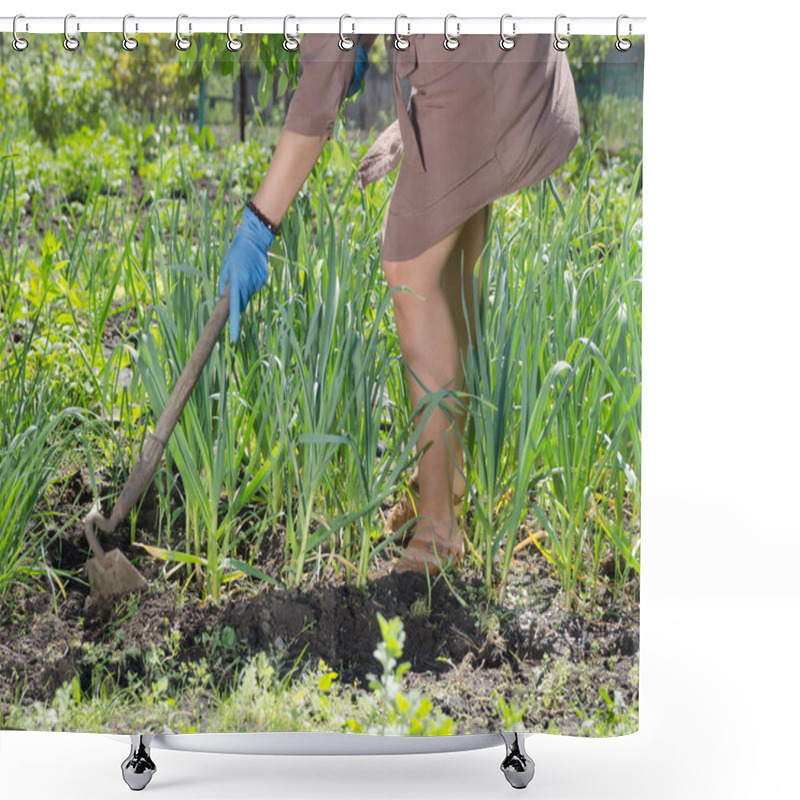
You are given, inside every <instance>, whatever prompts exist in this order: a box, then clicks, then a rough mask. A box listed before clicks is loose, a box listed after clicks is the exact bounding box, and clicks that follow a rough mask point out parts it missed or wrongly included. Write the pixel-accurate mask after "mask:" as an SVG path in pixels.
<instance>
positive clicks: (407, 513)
mask: <svg viewBox="0 0 800 800" xmlns="http://www.w3.org/2000/svg"><path fill="white" fill-rule="evenodd" d="M418 498H419V483H418V482H417V473H416V472H415V473H414V474H413V475H412V476H411V480H409V482H408V488H406V489H403V491H402V492H401V493H400V497H399V499H398V501H397V502H396V503H395V504H394V505H393V506H392V507H391V508H390V509H389V515H388V517H387V519H386V535H387V536H392V535H394V534H395V533H397V531H399V530H400V529H401V528H402V527H403V526H404V525H405V524H406V523H407V522H408V521H409V520H411V519H414V517H416V516H417V500H418ZM453 506H454V507H455V512H456V519H460V518H461V511H462V509H463V506H464V495H463V494H462V495H461V496H459V495H457V494H453ZM410 536H411V529H410V528H409V529H407V530H406V531H405V533H404V534H403V536H402V538H400V539H398V544H403V545H404V544H405V543H406V542H407V541H408V540H409V538H410Z"/></svg>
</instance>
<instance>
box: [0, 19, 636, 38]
mask: <svg viewBox="0 0 800 800" xmlns="http://www.w3.org/2000/svg"><path fill="white" fill-rule="evenodd" d="M504 16H505V19H504V20H503V31H504V32H505V34H506V35H507V36H516V35H521V34H526V33H549V34H552V33H553V31H554V27H555V26H554V22H555V18H554V17H514V16H512V15H509V14H506V15H504ZM66 17H67V15H65V16H64V17H28V16H20V17H19V19H18V20H17V33H18V34H20V35H22V34H27V33H33V34H36V33H61V34H63V33H64V28H65V24H66V25H67V28H68V31H69V33H70V34H71V35H75V34H77V33H121V32H122V16H117V17H84V16H80V15H77V14H76V15H69V19H66ZM285 20H286V21H285ZM645 20H646V18H645V17H627V16H623V17H622V18H621V19H620V22H619V24H620V28H619V30H620V34H621V35H622V36H639V35H642V34H643V33H644V32H645ZM177 22H178V20H177V18H176V17H137V16H135V15H133V16H130V17H129V18H128V21H127V23H126V30H127V32H128V35H129V36H132V35H133V34H134V33H173V34H174V33H175V32H176V29H177ZM13 23H14V17H0V32H8V33H11V31H12V30H13ZM341 24H342V33H344V34H346V35H352V34H357V33H378V34H381V33H384V34H394V33H395V26H397V32H398V33H399V34H400V35H401V36H408V35H413V34H417V33H419V34H421V33H426V34H442V36H444V32H445V18H444V17H411V16H405V15H400V17H399V18H395V17H355V16H350V15H346V16H345V19H344V21H343V23H341ZM284 26H285V30H286V32H287V33H288V34H289V35H297V34H302V33H339V31H340V21H339V18H338V17H296V16H290V17H288V18H285V17H250V16H242V17H234V19H233V20H232V22H231V31H232V33H234V34H236V35H241V34H245V33H277V34H283V33H284ZM227 30H228V17H200V16H192V15H191V14H187V15H181V18H180V33H181V35H182V36H186V35H189V34H192V33H222V34H224V33H226V32H227ZM447 30H448V32H449V34H450V35H451V36H459V35H463V34H476V33H484V34H486V33H496V34H498V36H499V34H500V17H499V16H497V17H458V16H457V15H449V19H448V22H447ZM558 30H559V33H560V34H561V35H568V34H575V35H581V34H593V35H600V36H602V35H607V36H613V35H615V34H616V33H617V17H570V16H569V15H563V14H562V15H559V21H558Z"/></svg>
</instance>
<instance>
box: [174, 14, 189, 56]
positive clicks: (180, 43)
mask: <svg viewBox="0 0 800 800" xmlns="http://www.w3.org/2000/svg"><path fill="white" fill-rule="evenodd" d="M188 16H189V15H188V14H178V18H177V19H176V20H175V47H177V48H178V50H180V51H181V52H183V51H186V50H188V49H189V48H190V47H191V46H192V40H191V39H187V38H186V37H185V36H183V35H182V34H181V20H182V19H187V18H188ZM191 32H192V23H191V22H190V23H189V33H191Z"/></svg>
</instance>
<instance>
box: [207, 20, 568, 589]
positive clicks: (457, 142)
mask: <svg viewBox="0 0 800 800" xmlns="http://www.w3.org/2000/svg"><path fill="white" fill-rule="evenodd" d="M386 38H387V40H390V39H391V37H386ZM375 39H376V36H375V35H371V36H362V37H360V39H359V45H361V46H360V47H359V48H358V49H357V48H355V47H354V48H352V49H350V50H342V49H341V48H340V47H339V36H338V35H329V34H306V35H305V36H304V37H303V38H302V39H301V43H300V63H301V66H302V73H301V76H300V78H299V80H298V85H297V90H296V92H295V95H294V97H293V98H292V102H291V104H290V106H289V110H288V112H287V116H286V121H285V124H284V129H283V132H282V134H281V138H280V140H279V142H278V146H277V148H276V150H275V154H274V156H273V158H272V161H271V163H270V167H269V170H268V172H267V174H266V176H265V177H264V180H263V182H262V184H261V186H260V188H259V190H258V192H257V193H256V195H255V197H254V198H253V200H252V201H251V203H249V204H248V208H247V209H246V210H245V216H244V217H243V223H242V227H241V228H240V229H239V230H238V231H237V234H236V237H235V238H234V241H233V242H232V244H231V247H230V249H229V251H228V253H227V255H226V257H225V260H224V262H223V268H222V273H221V276H220V292H221V291H222V288H223V287H224V286H225V284H226V283H227V282H228V280H230V281H231V334H232V336H233V337H234V339H235V338H236V336H237V335H238V326H239V314H240V311H241V310H244V307H245V306H246V305H247V302H248V300H249V298H250V297H251V296H252V295H253V294H254V293H255V292H256V291H257V290H258V289H259V288H260V287H261V286H263V284H264V283H265V282H266V280H267V275H268V272H267V248H268V247H269V245H270V244H272V241H274V237H275V235H276V234H277V233H278V225H279V224H280V221H281V219H282V218H283V215H284V214H285V213H286V211H287V209H288V208H289V206H290V205H291V203H292V201H293V200H294V198H295V196H296V195H297V192H298V191H299V190H300V188H301V187H302V185H303V183H304V182H305V180H306V178H307V177H308V175H309V173H310V172H311V170H312V168H313V167H314V164H315V163H316V161H317V159H318V158H319V155H320V153H321V152H322V148H323V147H324V145H325V142H326V141H327V140H328V138H329V137H330V134H331V132H332V130H333V124H334V121H335V120H336V117H337V116H338V113H339V109H340V107H341V104H342V102H343V101H344V98H345V96H346V94H352V93H353V91H354V90H355V89H357V88H358V85H359V81H360V75H361V74H363V71H364V70H365V68H366V62H365V60H364V56H365V54H366V50H367V49H368V48H369V47H370V46H371V45H372V43H373V42H374V40H375ZM408 41H409V43H410V46H409V47H408V48H407V49H406V50H400V51H397V50H395V52H394V87H395V98H396V102H397V117H398V119H397V122H396V123H395V124H394V125H393V126H391V127H390V128H389V130H387V131H386V132H385V133H384V134H383V135H382V136H381V137H380V138H379V140H378V141H377V142H376V144H375V146H374V147H373V149H372V150H371V151H370V152H369V153H368V154H367V155H366V156H365V157H364V159H363V160H362V163H361V164H360V165H359V173H360V181H359V185H360V186H362V188H363V186H364V185H365V184H366V183H369V182H370V181H371V180H375V179H376V178H377V177H380V176H381V175H382V174H385V173H386V172H388V171H389V170H391V169H392V168H393V167H394V166H395V165H396V164H397V161H398V159H399V157H400V151H401V149H402V163H401V166H400V170H399V172H398V175H397V181H396V183H395V187H394V192H393V194H392V198H391V202H390V204H389V207H388V209H387V213H386V218H385V220H384V226H383V230H382V234H381V235H382V262H383V269H384V273H385V275H386V279H387V281H388V283H389V286H390V287H391V288H394V287H398V286H404V287H408V288H409V289H411V290H412V291H410V292H408V291H397V292H394V294H393V304H394V314H395V321H396V325H397V335H398V340H399V343H400V349H401V352H402V356H403V359H404V361H405V364H406V368H407V373H406V376H407V380H408V388H409V397H410V401H411V406H412V408H413V407H415V406H416V405H417V403H419V401H420V400H421V399H422V398H423V397H424V396H425V394H426V391H433V392H436V391H439V390H441V389H446V390H449V391H453V392H458V391H459V390H460V389H461V388H462V383H463V374H462V363H463V362H462V359H464V360H465V359H466V350H467V346H468V342H469V340H470V338H472V340H473V341H474V339H475V336H474V319H473V317H474V310H475V307H476V305H477V304H478V303H479V302H480V298H476V297H474V296H473V276H474V274H475V270H476V269H477V270H478V276H479V277H480V270H481V265H480V264H479V263H478V261H479V258H480V255H481V252H482V250H483V247H484V242H485V237H486V232H487V229H488V225H489V220H490V216H491V208H492V202H493V201H494V200H495V199H496V198H498V197H502V196H503V195H505V194H509V193H511V192H513V191H516V190H517V189H521V188H523V187H526V186H530V185H531V184H533V183H535V182H537V181H539V180H542V179H543V178H545V177H547V176H548V175H549V174H550V173H552V172H553V171H554V170H555V169H557V168H558V167H559V166H561V164H563V162H564V161H565V160H566V158H567V156H568V155H569V153H570V151H571V150H572V148H573V147H574V146H575V143H576V142H577V140H578V134H579V121H578V108H577V101H576V98H575V89H574V85H573V81H572V75H571V73H570V70H569V65H568V63H567V60H566V57H565V55H564V53H563V52H559V51H556V50H555V49H554V48H553V46H552V40H551V39H550V37H549V36H538V35H526V36H518V37H517V38H516V43H515V46H514V48H513V49H512V50H510V51H506V50H503V49H502V48H500V46H499V40H498V38H497V37H496V36H479V35H469V36H462V37H461V38H460V40H459V46H458V48H457V49H456V50H452V51H451V50H447V49H445V48H444V47H443V44H442V37H441V36H430V35H416V36H410V37H408ZM406 76H408V79H409V82H410V83H411V87H412V92H411V97H410V99H409V105H408V108H406V105H405V103H404V102H403V98H402V93H401V87H400V80H401V79H402V78H403V77H406ZM462 265H463V266H462ZM478 285H480V280H479V281H478ZM462 292H463V294H462ZM462 297H463V299H464V302H463V303H462ZM464 306H466V311H467V313H466V316H465V313H464ZM470 332H471V336H470ZM423 387H424V388H423ZM451 416H452V417H453V418H454V419H455V422H456V424H457V425H458V427H459V430H460V431H461V432H462V433H463V427H464V423H465V419H464V414H463V412H462V413H459V412H458V411H457V410H456V407H455V406H452V407H451ZM450 424H451V423H450V420H449V419H448V415H447V414H446V413H445V412H444V410H442V409H441V408H439V409H436V410H435V411H434V413H433V414H432V415H431V416H430V417H429V418H428V420H427V422H425V424H424V428H423V430H422V431H420V436H419V438H418V449H419V450H424V452H423V454H422V456H421V458H420V460H419V462H418V469H417V473H416V474H415V476H413V477H412V479H411V480H410V481H409V484H410V488H411V489H412V490H413V492H414V495H416V498H415V501H414V502H413V504H412V503H411V502H410V501H409V497H408V496H407V495H404V496H403V498H401V501H400V502H399V503H398V505H397V506H396V507H395V509H394V510H393V513H392V515H391V519H390V527H391V528H392V529H393V530H398V529H399V528H400V527H401V526H402V525H403V524H404V523H405V522H406V521H407V520H408V519H410V518H411V517H412V515H413V516H414V517H415V519H414V527H413V536H412V537H411V540H410V542H409V544H408V546H407V548H406V549H405V552H404V554H403V556H402V558H401V559H400V560H399V561H398V562H396V563H395V565H394V570H395V571H407V570H408V571H414V572H423V573H424V572H425V571H429V572H430V573H431V574H437V573H438V572H439V571H440V570H441V567H442V564H443V561H444V560H445V559H447V558H448V557H452V558H453V559H454V560H455V561H458V560H460V559H461V557H462V556H463V554H464V544H465V543H464V535H463V533H462V532H461V531H460V529H459V522H458V520H457V518H456V513H455V508H456V504H457V503H458V502H459V500H460V498H462V497H463V495H464V491H465V487H464V482H463V478H462V477H461V474H460V472H459V471H456V470H455V469H454V466H455V463H458V464H459V466H460V465H461V464H462V463H463V460H462V459H463V455H462V453H461V452H460V446H459V437H458V436H457V435H456V434H455V432H454V431H452V429H450ZM450 453H453V457H451V455H450ZM461 471H462V472H463V470H461Z"/></svg>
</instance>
